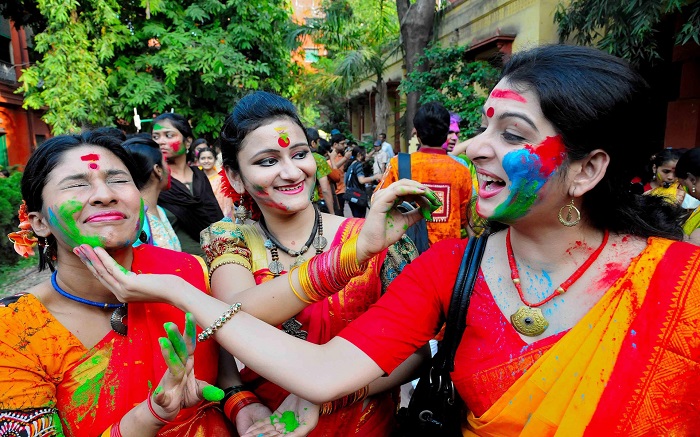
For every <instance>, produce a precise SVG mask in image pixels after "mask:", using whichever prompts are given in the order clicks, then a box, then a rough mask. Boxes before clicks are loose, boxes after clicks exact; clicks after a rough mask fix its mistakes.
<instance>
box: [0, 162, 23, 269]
mask: <svg viewBox="0 0 700 437" xmlns="http://www.w3.org/2000/svg"><path fill="white" fill-rule="evenodd" d="M21 180H22V173H19V172H16V173H12V174H11V175H10V177H8V178H2V179H0V233H1V234H2V236H3V237H4V236H5V235H7V234H9V233H10V232H15V231H17V230H18V226H19V220H18V219H17V210H19V205H20V204H21V203H22V193H21V192H20V181H21ZM19 260H20V257H19V255H17V253H16V252H15V250H14V249H13V245H12V242H11V241H10V240H8V239H7V237H5V238H0V266H6V265H14V264H16V263H17V261H19Z"/></svg>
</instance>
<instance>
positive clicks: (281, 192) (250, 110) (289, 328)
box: [202, 92, 415, 436]
mask: <svg viewBox="0 0 700 437" xmlns="http://www.w3.org/2000/svg"><path fill="white" fill-rule="evenodd" d="M221 145H222V153H223V157H224V166H225V168H226V174H227V177H228V180H229V181H230V185H231V186H230V187H229V189H228V191H229V192H230V193H231V195H232V196H234V197H235V198H236V199H237V201H238V203H239V207H238V209H237V212H236V218H237V223H233V222H232V221H231V220H224V221H222V222H218V223H215V224H214V225H212V226H211V227H209V228H208V229H206V230H205V231H204V232H202V244H203V248H204V251H205V253H206V254H207V261H208V263H209V265H210V275H211V281H212V282H211V283H212V292H213V293H214V295H215V296H217V297H218V298H219V299H221V300H223V301H226V302H230V303H234V302H236V301H237V300H238V299H239V298H238V296H239V294H240V292H241V291H242V290H245V289H246V288H248V287H251V286H253V285H255V284H260V283H263V282H266V281H269V280H270V279H273V278H275V277H277V276H281V275H287V274H288V273H290V272H292V271H293V270H296V269H298V268H299V266H300V265H301V264H302V263H303V262H304V261H305V260H306V259H308V258H312V257H315V256H316V255H319V254H322V253H324V252H328V251H331V250H333V249H334V248H338V247H339V246H340V245H342V244H343V243H344V242H346V241H348V240H351V239H352V238H353V237H355V236H356V235H358V233H359V232H360V229H361V228H362V226H363V220H359V219H343V218H341V217H338V216H336V215H331V214H323V213H321V212H319V211H318V209H317V208H316V207H315V205H314V204H313V203H312V202H311V198H312V196H313V193H314V185H315V183H316V161H315V159H314V157H313V155H312V154H311V149H310V147H309V142H308V139H307V137H306V130H305V129H304V127H303V125H302V124H301V121H300V120H299V117H298V115H297V112H296V109H295V108H294V106H293V105H292V104H291V102H289V101H288V100H286V99H284V98H282V97H280V96H277V95H274V94H269V93H265V92H256V93H253V94H251V95H249V96H247V97H245V98H243V99H241V101H240V102H239V103H238V104H237V105H236V107H235V108H234V109H233V112H232V113H231V115H230V116H229V117H228V118H227V119H226V122H225V124H224V127H223V130H222V134H221ZM246 209H247V210H250V211H252V213H253V214H252V215H253V217H255V219H256V220H257V223H255V222H252V221H246V218H247V217H246V212H247V211H246ZM414 257H415V248H414V247H413V244H412V243H411V242H410V241H409V240H407V239H405V240H401V241H400V242H399V243H397V244H395V245H393V246H391V247H390V249H389V250H383V251H382V252H381V253H380V254H378V255H377V256H375V257H373V258H372V259H371V260H370V261H369V264H368V266H367V269H366V271H365V272H364V274H363V275H362V276H361V277H359V278H357V279H354V280H352V281H351V282H350V283H349V284H348V285H347V286H345V287H344V288H343V290H342V291H341V292H340V293H339V294H338V295H336V296H333V297H332V298H329V299H328V300H323V301H321V302H318V303H315V304H313V305H310V306H309V307H307V308H305V309H304V310H302V311H301V312H299V314H297V315H295V316H294V317H291V318H290V319H289V320H287V321H285V322H284V323H283V324H282V330H283V331H284V332H286V333H287V334H289V335H292V336H295V337H298V338H302V339H304V340H307V341H309V342H312V343H318V344H323V343H325V342H327V341H328V340H330V339H331V338H332V337H334V336H335V335H336V334H337V333H338V332H340V330H341V329H342V328H343V327H344V326H345V325H346V324H347V323H349V322H350V321H351V320H353V319H355V318H357V317H358V316H359V315H360V314H362V313H363V312H364V311H366V310H367V308H369V306H370V305H371V304H372V303H374V302H375V301H377V299H379V296H380V295H381V294H382V292H383V290H384V289H385V288H386V286H387V285H388V284H389V283H390V282H391V280H392V279H393V278H394V277H395V276H396V275H397V274H398V273H399V272H400V271H401V270H402V269H403V267H404V266H405V265H406V264H407V262H409V261H410V260H412V259H413V258H414ZM270 304H272V302H270ZM221 368H222V369H230V371H231V373H232V374H234V375H233V376H232V378H233V379H232V381H233V383H236V384H240V383H241V382H242V383H243V384H245V385H246V386H247V387H250V389H251V390H253V391H254V393H255V394H252V393H251V392H246V393H247V394H248V396H249V399H250V400H251V402H250V404H249V405H247V406H245V407H244V408H238V409H234V410H233V411H231V412H230V416H229V417H230V418H231V420H233V421H235V423H236V427H237V428H238V431H239V433H241V434H242V435H243V434H244V433H245V432H246V431H248V432H251V433H252V430H250V428H251V426H253V424H254V423H255V422H256V421H259V420H261V419H266V418H267V417H269V416H270V415H271V412H272V411H275V410H276V409H278V408H279V407H280V405H289V404H290V403H295V402H296V399H297V397H296V396H294V395H290V394H289V392H287V391H286V390H284V389H282V388H281V387H279V386H277V385H275V384H273V383H272V382H270V381H267V380H265V379H264V378H261V377H260V376H259V375H258V374H257V373H255V372H254V371H253V370H251V369H250V368H248V367H246V368H244V369H243V370H242V371H241V374H240V378H239V377H238V375H237V374H235V373H236V372H235V369H236V367H235V364H234V362H233V360H230V361H229V362H228V363H222V366H221ZM401 378H402V372H397V374H396V375H394V376H393V377H391V378H384V381H382V382H381V383H380V384H379V385H378V386H371V387H370V389H369V391H367V390H364V389H363V390H361V393H362V395H358V396H355V397H352V399H353V400H352V401H351V402H350V401H348V400H347V399H346V400H345V405H344V406H343V407H342V408H340V407H336V411H333V408H331V407H329V408H328V409H327V410H326V414H325V415H324V416H323V417H321V419H320V422H319V424H318V426H317V427H316V429H315V430H314V431H313V432H312V433H311V435H312V436H345V435H348V436H350V435H352V436H362V435H372V436H386V435H389V433H390V432H391V428H392V426H393V411H394V410H395V408H396V403H395V401H394V400H393V395H392V390H388V389H393V388H395V387H396V386H398V385H399V384H400V383H401V382H402V379H401ZM368 394H369V395H370V396H369V397H368V398H367V400H366V401H365V404H366V405H365V404H363V402H362V401H363V400H364V398H365V397H367V395H368ZM256 395H257V397H255V396H256ZM252 401H255V402H252ZM340 404H342V402H340ZM253 429H255V427H254V426H253ZM254 434H255V435H257V433H254Z"/></svg>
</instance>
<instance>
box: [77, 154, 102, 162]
mask: <svg viewBox="0 0 700 437" xmlns="http://www.w3.org/2000/svg"><path fill="white" fill-rule="evenodd" d="M80 160H81V161H99V160H100V155H98V154H96V153H90V154H89V155H83V156H81V157H80Z"/></svg>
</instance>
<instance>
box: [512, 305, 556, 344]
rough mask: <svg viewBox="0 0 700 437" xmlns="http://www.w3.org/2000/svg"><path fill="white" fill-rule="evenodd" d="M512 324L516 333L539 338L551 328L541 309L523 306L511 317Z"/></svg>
mask: <svg viewBox="0 0 700 437" xmlns="http://www.w3.org/2000/svg"><path fill="white" fill-rule="evenodd" d="M510 323H511V324H512V325H513V328H515V330H516V331H518V332H519V333H521V334H523V335H527V336H528V337H537V336H538V335H541V334H542V333H543V332H544V331H546V330H547V328H548V327H549V322H548V321H547V319H545V317H544V315H543V314H542V310H541V309H539V308H530V307H526V306H522V307H520V308H518V311H516V312H515V313H513V314H512V315H511V316H510Z"/></svg>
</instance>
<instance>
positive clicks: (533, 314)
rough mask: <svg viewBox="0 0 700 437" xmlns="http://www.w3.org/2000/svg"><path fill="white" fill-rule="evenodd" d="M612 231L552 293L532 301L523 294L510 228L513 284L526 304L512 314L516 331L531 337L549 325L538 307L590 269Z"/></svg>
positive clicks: (509, 251) (512, 322) (511, 318)
mask: <svg viewBox="0 0 700 437" xmlns="http://www.w3.org/2000/svg"><path fill="white" fill-rule="evenodd" d="M609 236H610V233H609V232H608V231H607V230H606V231H605V234H604V235H603V242H602V243H600V246H598V248H597V249H596V250H595V251H594V252H593V253H592V254H591V256H589V257H588V259H587V260H586V262H584V263H583V264H581V266H580V267H579V268H578V269H576V271H575V272H574V273H573V274H572V275H571V276H569V278H568V279H567V280H566V281H564V282H562V283H561V285H560V286H558V287H557V288H555V289H554V291H552V293H551V294H550V295H549V296H547V297H546V298H544V299H543V300H541V301H540V302H535V303H531V302H528V301H527V300H526V299H525V295H524V294H523V287H522V285H521V284H520V274H519V273H518V264H517V263H516V262H515V255H514V254H513V246H512V245H511V243H510V228H508V232H507V233H506V252H507V253H508V265H509V266H510V277H511V279H512V280H513V285H515V288H516V289H517V290H518V296H520V301H521V302H522V303H524V304H525V306H521V307H520V308H518V311H516V312H515V313H513V314H512V315H511V316H510V323H511V324H512V325H513V327H514V328H515V330H516V331H518V332H519V333H521V334H523V335H527V336H529V337H537V336H538V335H540V334H542V333H543V332H544V331H545V330H546V329H547V328H548V327H549V322H548V321H547V319H546V318H545V317H544V315H543V314H542V310H541V309H539V308H538V307H541V306H542V305H544V304H546V303H547V302H549V301H550V300H552V299H554V298H555V297H556V296H559V295H562V294H564V293H566V291H567V290H568V289H569V287H571V285H573V283H574V282H576V281H578V280H579V278H581V276H583V274H584V273H585V272H586V270H588V268H589V267H591V265H592V264H593V263H594V262H595V260H596V259H598V256H600V254H601V252H603V248H605V245H606V244H607V243H608V237H609Z"/></svg>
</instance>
